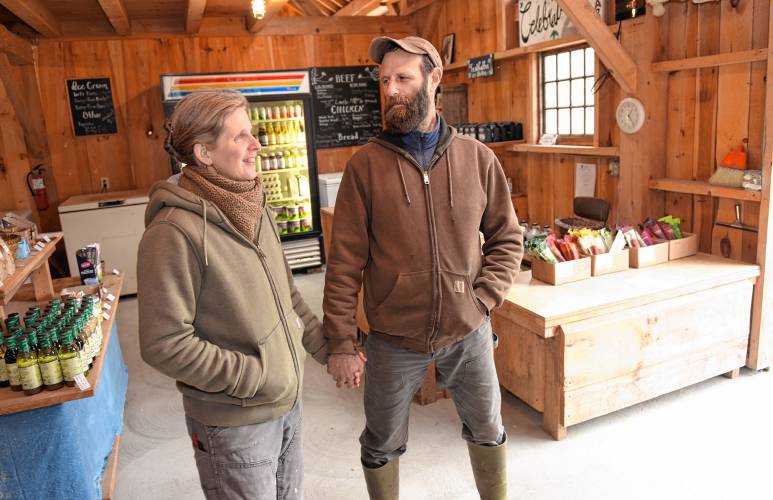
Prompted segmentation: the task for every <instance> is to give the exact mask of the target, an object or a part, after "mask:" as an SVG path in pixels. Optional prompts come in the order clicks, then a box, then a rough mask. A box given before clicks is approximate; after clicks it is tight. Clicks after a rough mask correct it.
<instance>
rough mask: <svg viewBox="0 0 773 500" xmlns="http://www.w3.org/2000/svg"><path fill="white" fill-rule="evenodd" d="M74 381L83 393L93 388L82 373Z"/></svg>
mask: <svg viewBox="0 0 773 500" xmlns="http://www.w3.org/2000/svg"><path fill="white" fill-rule="evenodd" d="M73 380H74V381H75V385H76V386H78V389H80V390H82V391H85V390H87V389H90V388H91V384H89V381H88V380H86V377H84V376H83V374H82V373H79V374H77V375H76V376H75V377H74V378H73Z"/></svg>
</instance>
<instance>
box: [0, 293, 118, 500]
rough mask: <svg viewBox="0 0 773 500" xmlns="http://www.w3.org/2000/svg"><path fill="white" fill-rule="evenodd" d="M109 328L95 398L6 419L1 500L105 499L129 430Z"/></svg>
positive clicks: (0, 433)
mask: <svg viewBox="0 0 773 500" xmlns="http://www.w3.org/2000/svg"><path fill="white" fill-rule="evenodd" d="M113 293H115V295H116V296H117V295H118V293H117V291H116V292H113ZM115 306H117V299H116V302H115ZM115 312H116V311H115V310H113V313H115ZM106 323H107V322H106ZM109 323H111V324H112V326H109V325H108V327H109V328H110V334H109V337H108V338H107V343H106V345H105V346H104V347H103V351H104V352H103V353H102V355H103V356H104V360H103V362H102V364H101V371H100V372H99V373H96V374H94V375H95V377H96V376H98V384H96V387H95V393H94V395H93V396H91V397H87V398H84V399H76V400H73V401H66V402H63V403H59V404H55V405H53V406H46V407H43V408H38V409H33V410H27V411H21V412H19V413H13V414H10V415H3V416H0V450H2V451H1V452H0V498H14V499H16V498H18V499H38V498H56V499H77V500H86V499H101V498H102V474H103V472H104V470H105V465H106V463H107V459H108V457H109V455H110V453H111V450H112V448H113V442H114V441H115V439H116V437H117V436H119V435H120V434H121V430H122V428H123V410H124V402H125V400H126V386H127V383H128V371H127V368H126V364H125V363H124V360H123V354H122V352H121V343H120V342H119V339H118V331H117V327H116V325H115V323H114V322H113V321H110V322H109ZM95 368H96V361H95ZM89 379H90V380H91V379H92V376H91V375H89ZM69 389H71V390H72V388H69ZM64 390H65V389H60V390H59V391H53V392H49V394H50V395H54V394H56V393H57V392H60V391H64ZM0 391H10V389H8V388H3V389H0ZM44 392H46V391H44ZM14 394H22V393H14ZM41 394H43V393H41ZM32 397H34V396H32ZM32 397H30V398H32ZM49 397H51V396H49Z"/></svg>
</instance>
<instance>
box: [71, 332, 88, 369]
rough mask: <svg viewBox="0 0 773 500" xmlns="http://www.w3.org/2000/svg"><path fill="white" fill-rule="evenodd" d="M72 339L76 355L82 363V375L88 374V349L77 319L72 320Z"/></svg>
mask: <svg viewBox="0 0 773 500" xmlns="http://www.w3.org/2000/svg"><path fill="white" fill-rule="evenodd" d="M73 327H74V330H73V341H74V342H75V345H76V346H78V355H79V356H80V358H81V363H83V375H88V374H89V363H91V358H89V356H88V350H87V349H86V340H85V339H84V338H83V335H82V333H83V330H82V327H81V323H80V321H79V320H78V319H75V320H73Z"/></svg>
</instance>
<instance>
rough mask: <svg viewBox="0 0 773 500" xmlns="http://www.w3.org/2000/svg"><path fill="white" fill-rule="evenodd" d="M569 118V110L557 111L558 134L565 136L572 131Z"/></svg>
mask: <svg viewBox="0 0 773 500" xmlns="http://www.w3.org/2000/svg"><path fill="white" fill-rule="evenodd" d="M570 118H571V116H570V115H569V109H568V108H567V109H559V110H558V133H559V134H562V135H565V134H569V133H570V132H571V130H572V127H571V125H572V124H571V122H570Z"/></svg>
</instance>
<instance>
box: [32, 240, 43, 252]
mask: <svg viewBox="0 0 773 500" xmlns="http://www.w3.org/2000/svg"><path fill="white" fill-rule="evenodd" d="M33 248H34V249H35V250H37V251H38V252H40V251H41V250H43V249H44V248H46V245H44V244H43V243H41V242H37V243H35V246H34V247H33Z"/></svg>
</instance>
